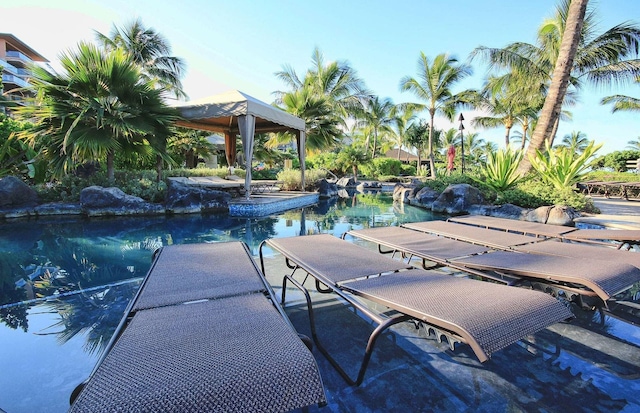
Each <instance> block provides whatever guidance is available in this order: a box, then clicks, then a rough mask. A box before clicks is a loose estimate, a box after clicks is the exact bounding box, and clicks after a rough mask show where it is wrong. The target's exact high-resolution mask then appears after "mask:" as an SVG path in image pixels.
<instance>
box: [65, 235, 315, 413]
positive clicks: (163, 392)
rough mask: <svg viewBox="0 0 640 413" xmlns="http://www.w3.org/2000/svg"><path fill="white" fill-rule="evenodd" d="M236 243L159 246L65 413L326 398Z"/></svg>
mask: <svg viewBox="0 0 640 413" xmlns="http://www.w3.org/2000/svg"><path fill="white" fill-rule="evenodd" d="M272 298H273V292H272V290H271V287H270V286H269V284H268V283H267V282H266V280H265V279H264V276H263V275H262V274H261V272H260V271H259V270H258V269H257V267H256V265H255V263H254V261H253V259H252V258H251V255H250V253H249V251H248V248H247V247H246V245H245V244H244V243H241V242H229V243H216V244H191V245H179V246H170V247H163V248H162V249H161V250H160V252H159V253H158V254H157V256H156V258H155V260H154V263H153V265H152V267H151V269H150V271H149V273H148V274H147V276H146V277H145V279H144V280H143V283H142V285H141V287H140V290H139V292H138V294H137V295H136V297H135V298H134V300H133V301H132V303H131V304H130V305H129V307H128V309H127V312H126V313H125V316H124V318H123V319H122V322H121V324H120V326H119V327H118V330H117V331H116V333H115V334H114V336H113V339H112V341H111V342H110V344H109V347H108V350H107V351H106V352H105V355H104V356H103V358H102V359H101V360H100V362H99V363H98V365H97V367H96V368H95V369H94V371H93V372H92V374H91V376H90V377H89V379H88V381H87V382H86V384H85V385H84V386H82V387H81V390H79V393H78V392H74V395H72V400H71V401H72V405H71V408H70V412H115V411H123V412H124V411H162V412H204V411H211V412H214V411H215V412H217V411H225V412H246V411H256V410H259V411H265V412H284V411H289V410H293V409H297V408H302V407H306V406H309V405H312V404H320V405H322V404H325V403H326V396H325V394H324V389H323V385H322V381H321V379H320V375H319V373H318V368H317V365H316V362H315V359H314V358H313V356H312V354H311V352H310V351H309V350H308V348H307V347H306V346H305V344H304V343H303V342H302V340H301V339H300V338H299V337H298V335H297V334H296V332H295V330H294V329H293V327H292V326H291V324H290V323H289V321H288V319H287V318H286V316H285V315H284V312H283V310H282V308H281V307H280V306H279V305H278V304H277V303H276V302H275V300H273V299H272Z"/></svg>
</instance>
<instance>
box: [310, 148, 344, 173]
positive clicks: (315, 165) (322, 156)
mask: <svg viewBox="0 0 640 413" xmlns="http://www.w3.org/2000/svg"><path fill="white" fill-rule="evenodd" d="M337 160H338V154H337V153H334V152H320V153H317V154H313V155H309V156H307V157H306V159H305V166H306V167H307V169H326V170H329V171H331V172H333V173H337V172H340V171H338V166H337Z"/></svg>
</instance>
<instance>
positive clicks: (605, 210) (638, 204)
mask: <svg viewBox="0 0 640 413" xmlns="http://www.w3.org/2000/svg"><path fill="white" fill-rule="evenodd" d="M592 199H593V203H594V205H595V206H596V207H598V208H599V209H600V212H601V213H600V214H593V215H588V216H585V217H582V218H578V219H577V220H576V222H581V223H585V224H596V225H604V226H606V227H610V228H620V229H640V201H627V200H624V199H618V198H605V197H592Z"/></svg>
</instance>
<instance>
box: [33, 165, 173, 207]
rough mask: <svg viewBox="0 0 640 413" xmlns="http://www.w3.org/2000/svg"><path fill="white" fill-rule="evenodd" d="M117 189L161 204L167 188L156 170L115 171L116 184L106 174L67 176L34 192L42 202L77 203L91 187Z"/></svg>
mask: <svg viewBox="0 0 640 413" xmlns="http://www.w3.org/2000/svg"><path fill="white" fill-rule="evenodd" d="M92 185H98V186H102V187H111V186H115V187H118V188H120V189H121V190H122V191H123V192H125V193H127V194H129V195H133V196H138V197H140V198H142V199H144V200H145V201H148V202H155V203H159V202H162V201H163V200H164V197H165V192H166V189H167V186H166V184H165V183H164V182H162V181H161V182H160V183H156V172H155V171H148V170H147V171H116V172H115V182H113V183H110V182H109V179H108V178H107V174H106V173H105V172H104V171H100V172H98V173H95V174H93V175H92V176H89V177H82V178H81V177H78V176H75V175H65V176H63V177H62V178H61V179H60V180H59V181H56V182H55V183H48V184H44V185H36V186H35V190H36V191H37V192H38V196H39V197H40V200H41V201H42V202H78V201H79V200H80V192H81V191H82V190H83V189H84V188H86V187H89V186H92Z"/></svg>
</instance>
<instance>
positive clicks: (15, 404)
mask: <svg viewBox="0 0 640 413" xmlns="http://www.w3.org/2000/svg"><path fill="white" fill-rule="evenodd" d="M432 218H433V216H432V215H431V213H429V212H427V211H424V210H421V209H418V208H413V207H407V206H405V207H401V206H398V205H396V206H394V205H393V203H392V202H391V200H390V198H389V197H388V196H379V195H358V196H357V197H356V196H354V197H352V198H345V199H339V200H335V199H334V200H333V201H331V202H323V203H320V204H319V205H317V206H314V207H309V208H305V209H301V210H300V209H299V210H293V211H288V212H285V213H283V214H279V215H276V216H270V217H265V218H260V219H255V218H234V217H229V216H227V215H207V216H201V215H196V216H173V217H145V218H140V217H136V218H118V219H115V218H114V219H91V220H85V219H79V218H60V219H48V220H35V221H26V220H25V221H14V222H4V223H0V348H1V349H2V352H1V353H0V372H2V373H0V411H2V410H4V411H6V412H8V413H17V412H34V411H39V412H63V411H66V410H67V408H68V406H69V405H68V399H69V395H70V394H71V391H72V390H73V388H74V387H75V386H76V385H77V384H78V383H80V382H81V381H83V380H84V379H85V378H86V377H87V376H88V374H89V373H90V371H91V369H92V368H93V365H94V364H95V362H96V360H97V359H98V357H99V356H100V353H101V351H102V349H103V348H104V347H105V346H106V344H107V343H108V341H109V339H110V338H111V335H112V334H113V331H114V330H115V328H116V326H117V325H118V323H119V321H120V318H121V317H122V314H123V313H124V310H125V308H126V306H127V304H128V302H129V300H130V299H131V298H132V297H133V295H134V294H135V292H136V290H137V288H138V286H139V283H140V281H141V279H142V277H144V275H145V274H146V272H147V271H148V269H149V267H150V265H151V255H152V253H153V251H154V250H155V249H157V248H159V247H161V246H163V245H171V244H187V243H201V242H221V241H230V240H242V241H245V242H246V243H247V244H248V245H249V247H250V249H251V251H252V252H253V254H254V255H257V252H258V247H259V245H260V243H261V242H262V241H263V240H265V239H267V238H271V237H285V236H297V235H305V234H314V233H335V234H342V233H343V232H345V231H348V230H350V229H355V228H363V227H373V226H381V225H385V226H386V225H398V224H401V223H403V222H413V221H420V220H429V219H432Z"/></svg>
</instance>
